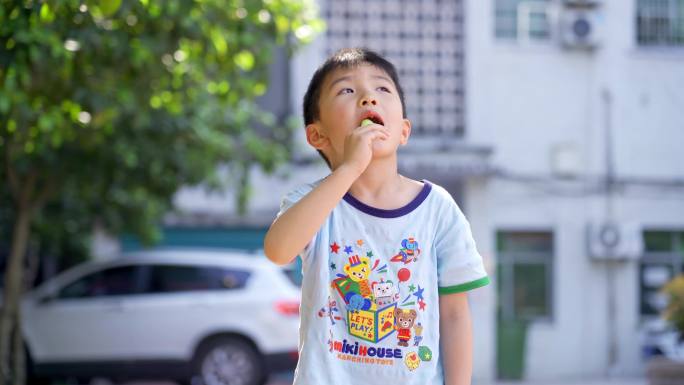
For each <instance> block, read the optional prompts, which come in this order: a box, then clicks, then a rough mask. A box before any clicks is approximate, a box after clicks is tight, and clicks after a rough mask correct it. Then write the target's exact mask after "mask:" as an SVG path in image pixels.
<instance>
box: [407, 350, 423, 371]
mask: <svg viewBox="0 0 684 385" xmlns="http://www.w3.org/2000/svg"><path fill="white" fill-rule="evenodd" d="M404 363H406V367H408V368H409V370H410V371H414V370H416V369H417V368H418V365H420V358H419V357H418V353H416V352H411V353H409V354H407V355H406V357H405V358H404Z"/></svg>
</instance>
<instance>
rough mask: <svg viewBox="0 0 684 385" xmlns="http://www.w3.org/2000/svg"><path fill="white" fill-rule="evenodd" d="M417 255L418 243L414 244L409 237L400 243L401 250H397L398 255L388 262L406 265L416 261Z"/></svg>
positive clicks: (418, 251) (418, 253)
mask: <svg viewBox="0 0 684 385" xmlns="http://www.w3.org/2000/svg"><path fill="white" fill-rule="evenodd" d="M419 255H420V249H419V248H418V242H416V240H415V239H413V237H410V238H408V239H404V240H402V241H401V249H399V253H397V255H395V256H394V257H392V259H391V260H390V261H392V262H403V263H404V264H405V265H406V264H409V263H410V262H416V261H418V256H419Z"/></svg>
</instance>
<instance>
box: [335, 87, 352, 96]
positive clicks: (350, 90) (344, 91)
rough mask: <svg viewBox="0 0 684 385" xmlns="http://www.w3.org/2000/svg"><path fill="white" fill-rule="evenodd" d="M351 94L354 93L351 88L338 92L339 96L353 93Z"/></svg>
mask: <svg viewBox="0 0 684 385" xmlns="http://www.w3.org/2000/svg"><path fill="white" fill-rule="evenodd" d="M353 92H354V90H352V89H351V88H343V89H341V90H340V92H338V95H339V94H350V93H353Z"/></svg>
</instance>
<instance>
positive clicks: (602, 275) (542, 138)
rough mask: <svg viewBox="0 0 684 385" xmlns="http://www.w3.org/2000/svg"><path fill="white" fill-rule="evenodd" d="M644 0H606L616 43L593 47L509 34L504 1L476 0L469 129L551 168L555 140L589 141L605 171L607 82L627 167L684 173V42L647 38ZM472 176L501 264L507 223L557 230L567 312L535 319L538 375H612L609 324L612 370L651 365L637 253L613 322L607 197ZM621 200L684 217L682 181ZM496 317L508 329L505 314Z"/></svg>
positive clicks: (477, 206) (627, 209)
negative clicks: (611, 353) (644, 350)
mask: <svg viewBox="0 0 684 385" xmlns="http://www.w3.org/2000/svg"><path fill="white" fill-rule="evenodd" d="M634 3H635V1H606V2H605V4H604V6H603V15H604V17H603V20H604V28H605V30H604V32H605V34H604V35H603V37H604V38H603V44H602V47H601V48H600V49H598V50H596V51H595V52H593V53H587V52H570V51H566V50H564V49H562V48H560V47H559V46H558V45H557V44H553V43H552V44H549V45H546V46H543V45H541V46H539V45H538V46H519V45H516V44H510V43H502V42H497V41H495V40H494V36H493V25H492V23H493V1H482V0H468V1H467V2H466V4H467V6H466V39H467V40H466V72H467V80H466V84H467V86H466V108H467V110H466V111H467V117H468V118H467V119H468V120H467V137H468V140H469V141H470V142H473V143H477V144H484V145H492V146H493V147H494V156H493V162H494V164H495V165H496V166H498V167H500V168H502V169H505V170H508V171H510V172H511V173H515V174H519V175H527V176H537V177H544V176H547V177H548V176H550V175H551V173H552V166H551V162H550V159H551V153H552V149H553V148H554V147H555V146H557V145H565V146H570V147H572V148H574V149H576V154H577V158H578V159H579V161H578V162H577V171H578V172H579V175H580V176H591V175H594V176H595V175H598V174H600V173H602V172H603V170H604V163H603V162H604V152H603V151H604V131H603V129H604V122H605V120H604V119H605V106H604V105H602V98H601V93H602V92H603V90H606V89H607V90H610V92H611V93H612V96H613V100H614V103H613V109H612V122H613V125H612V127H613V133H614V146H615V150H614V151H615V163H616V171H617V175H618V176H620V177H657V178H666V179H674V178H678V179H680V180H681V179H684V152H682V151H681V146H682V144H684V123H683V122H684V119H683V118H684V116H682V115H683V114H684V49H680V50H678V51H677V50H669V51H668V50H647V49H643V48H640V47H637V46H636V45H635V42H634V38H633V37H634V36H635V31H634V19H635V16H634V12H635V11H634ZM469 186H470V187H469V189H468V192H467V194H466V197H467V200H468V202H469V205H468V206H469V208H470V214H469V217H470V220H471V222H472V223H473V224H474V225H473V230H474V236H475V238H476V239H477V240H478V246H479V248H480V250H481V251H482V252H483V254H485V255H491V256H492V264H494V262H493V261H494V260H495V257H496V253H495V251H496V250H495V247H496V245H495V232H496V231H497V229H519V230H525V229H548V230H552V231H553V232H554V240H555V256H554V258H555V259H554V275H553V291H552V293H553V319H552V321H551V322H546V323H541V322H540V323H536V324H533V325H532V327H531V328H530V330H529V333H528V345H527V355H526V363H527V365H526V376H527V378H530V379H538V380H550V379H559V378H573V377H574V378H581V377H595V376H604V375H608V374H609V368H608V366H609V365H608V353H607V350H608V340H609V328H616V330H617V335H618V362H617V365H616V366H615V367H614V368H613V369H612V371H611V373H610V374H615V375H634V374H639V373H642V372H643V364H642V362H641V358H640V346H639V337H638V332H639V323H640V318H639V313H638V303H639V302H638V301H639V299H638V294H639V293H638V290H639V287H638V275H637V274H638V270H637V268H638V266H637V262H634V261H632V262H625V263H621V264H619V265H618V266H617V267H616V268H615V270H614V272H615V275H616V286H617V288H618V300H617V309H618V310H617V312H618V315H617V324H615V325H609V324H608V318H607V317H608V316H607V314H608V313H607V310H606V308H607V301H608V300H607V295H606V292H607V279H606V274H607V273H606V266H605V265H603V264H601V263H597V262H592V261H590V260H589V258H588V257H587V256H586V254H587V253H586V246H585V242H586V240H585V225H586V223H587V222H588V221H590V220H591V219H592V218H593V219H601V218H602V217H603V213H604V200H603V198H601V196H600V195H596V194H590V195H580V196H577V197H572V196H564V195H563V194H559V193H558V191H554V188H553V186H550V185H549V184H545V183H538V184H530V183H527V184H523V183H519V182H513V181H507V180H501V179H495V180H491V181H489V182H488V183H470V184H469ZM575 187H576V186H575ZM571 188H574V187H571ZM561 191H563V190H561ZM565 191H567V187H566V189H565ZM615 207H616V209H615V211H616V217H617V219H618V220H619V221H628V220H631V221H636V222H638V223H640V224H641V225H642V226H646V227H648V226H650V227H653V226H656V227H662V226H667V227H672V228H684V199H681V191H680V196H677V194H676V193H667V192H663V191H662V190H661V189H658V188H651V189H648V190H646V192H643V190H640V191H636V190H634V189H632V190H629V191H627V192H626V194H624V195H622V196H621V197H619V198H618V199H617V202H616V204H615ZM495 303H496V302H495V301H492V302H491V305H492V306H494V305H495ZM493 311H494V309H492V310H491V313H493ZM491 313H490V314H491ZM491 317H493V315H492V316H491ZM488 328H489V329H490V330H491V332H492V333H494V331H495V321H492V325H489V326H488ZM494 338H495V334H494V336H492V337H491V341H492V342H491V344H492V349H490V350H489V352H490V353H491V354H492V356H491V357H490V358H488V359H486V360H485V361H486V362H481V363H480V365H482V366H484V367H480V368H478V369H479V370H486V369H487V367H488V368H489V369H490V370H491V371H492V372H491V374H490V375H491V376H494V375H495V372H494V371H495V367H496V359H495V348H494V347H495V341H494ZM478 359H479V357H478ZM476 364H477V361H476Z"/></svg>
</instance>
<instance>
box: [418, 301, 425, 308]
mask: <svg viewBox="0 0 684 385" xmlns="http://www.w3.org/2000/svg"><path fill="white" fill-rule="evenodd" d="M418 307H419V308H420V310H425V301H423V300H422V299H421V300H420V301H418Z"/></svg>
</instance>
